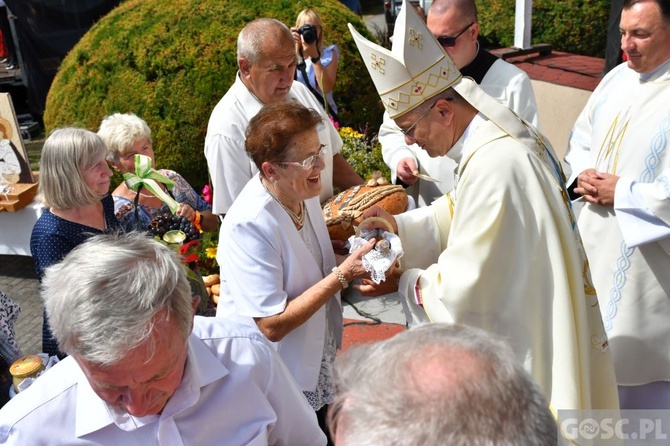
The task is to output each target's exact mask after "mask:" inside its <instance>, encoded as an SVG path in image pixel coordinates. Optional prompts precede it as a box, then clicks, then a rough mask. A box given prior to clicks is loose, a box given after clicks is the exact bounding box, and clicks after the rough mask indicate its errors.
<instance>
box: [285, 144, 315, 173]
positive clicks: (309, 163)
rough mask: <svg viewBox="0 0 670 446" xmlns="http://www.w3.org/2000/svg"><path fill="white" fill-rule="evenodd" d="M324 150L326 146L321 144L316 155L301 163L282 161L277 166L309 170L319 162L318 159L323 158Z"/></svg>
mask: <svg viewBox="0 0 670 446" xmlns="http://www.w3.org/2000/svg"><path fill="white" fill-rule="evenodd" d="M326 148H327V146H326V145H325V144H321V146H320V147H319V152H318V153H317V154H316V155H312V156H310V157H308V158H305V159H304V160H302V161H283V162H281V163H279V164H280V165H285V166H299V167H302V168H303V169H305V170H310V169H311V168H313V167H314V166H316V163H318V162H319V159H323V157H324V156H325V155H326Z"/></svg>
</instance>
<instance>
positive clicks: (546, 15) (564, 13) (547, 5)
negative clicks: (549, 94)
mask: <svg viewBox="0 0 670 446" xmlns="http://www.w3.org/2000/svg"><path fill="white" fill-rule="evenodd" d="M515 3H516V2H515V0H477V10H478V13H479V24H480V27H481V31H480V36H481V37H482V42H483V43H484V44H485V46H486V47H487V48H501V47H508V46H512V45H513V44H514V8H515ZM609 10H610V0H533V19H532V28H531V42H532V43H533V44H537V43H549V44H551V46H552V48H553V49H554V50H558V51H566V52H569V53H575V54H582V55H585V56H593V57H605V44H606V41H607V21H608V18H609Z"/></svg>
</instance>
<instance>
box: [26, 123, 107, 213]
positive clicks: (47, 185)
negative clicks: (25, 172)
mask: <svg viewBox="0 0 670 446" xmlns="http://www.w3.org/2000/svg"><path fill="white" fill-rule="evenodd" d="M106 155H107V148H106V147H105V144H104V143H103V142H102V140H101V139H100V137H99V136H98V135H96V134H95V133H93V132H91V131H90V130H86V129H80V128H74V127H65V128H62V129H58V130H54V131H53V132H52V133H51V135H49V137H48V138H47V140H46V141H45V142H44V146H43V147H42V155H41V157H40V180H39V186H38V192H39V197H40V200H41V202H42V203H43V204H44V205H46V206H49V207H53V208H56V209H73V208H77V207H81V206H88V205H90V204H94V203H96V202H98V201H100V198H101V197H100V196H98V195H96V194H95V193H93V192H92V191H91V190H90V189H89V187H88V186H87V185H86V182H85V181H84V177H83V175H82V172H83V171H84V170H86V169H89V168H91V167H93V166H95V165H96V164H98V163H99V162H101V161H102V162H105V157H106Z"/></svg>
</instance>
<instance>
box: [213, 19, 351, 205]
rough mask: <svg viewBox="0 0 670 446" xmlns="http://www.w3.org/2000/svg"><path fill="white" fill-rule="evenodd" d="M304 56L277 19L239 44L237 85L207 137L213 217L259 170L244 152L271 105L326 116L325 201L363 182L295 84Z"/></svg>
mask: <svg viewBox="0 0 670 446" xmlns="http://www.w3.org/2000/svg"><path fill="white" fill-rule="evenodd" d="M297 63H298V56H297V54H296V51H295V40H294V39H293V34H291V31H290V30H289V29H288V28H287V27H286V26H285V25H284V24H283V23H281V22H279V21H278V20H275V19H269V18H263V19H257V20H254V21H253V22H251V23H249V24H248V25H246V26H245V27H244V28H243V29H242V31H241V32H240V34H239V37H238V39H237V64H238V66H239V71H238V72H237V75H236V78H235V83H234V84H233V85H232V86H231V87H230V89H229V90H228V92H227V93H226V94H225V95H224V96H223V98H221V100H220V101H219V103H218V104H217V105H216V107H215V108H214V110H213V111H212V115H211V116H210V118H209V125H208V126H207V136H206V137H205V157H206V158H207V166H208V168H209V173H210V175H211V178H212V185H213V188H214V197H213V203H212V212H213V213H214V214H219V215H223V214H225V213H226V212H228V209H229V208H230V206H231V205H232V204H233V201H234V200H235V198H237V196H238V195H239V193H240V192H241V191H242V189H243V188H244V186H245V185H246V184H247V182H248V181H249V180H250V179H251V177H253V176H254V175H255V174H256V172H258V169H257V168H256V166H255V165H254V163H253V161H251V158H249V157H248V156H247V153H246V151H245V149H244V141H245V140H246V136H245V132H246V130H247V127H248V125H249V120H250V119H251V118H253V117H254V116H256V114H257V113H258V112H259V111H260V109H261V108H262V107H263V105H265V104H272V103H275V102H279V101H294V102H299V103H301V104H302V105H304V106H305V107H308V108H312V109H314V110H317V111H318V112H319V113H321V115H322V116H323V125H322V126H320V127H319V129H318V132H319V140H320V141H321V144H325V145H326V147H327V153H326V155H325V156H324V161H325V163H326V168H325V169H324V170H323V171H322V172H321V183H322V184H323V188H322V190H321V201H322V202H323V201H325V200H326V199H328V198H330V197H332V196H333V186H337V187H339V188H340V189H347V188H349V187H351V186H355V185H357V184H362V183H363V179H362V178H361V177H360V176H359V175H358V174H357V173H356V172H355V171H354V170H353V168H352V167H351V165H350V164H349V163H348V162H347V160H345V159H344V157H343V156H342V155H341V154H340V149H341V148H342V139H341V138H340V135H339V134H338V133H337V130H336V129H335V127H334V126H333V124H332V123H331V122H330V118H329V117H328V115H326V113H325V111H324V110H323V107H322V106H321V105H320V104H319V103H318V102H317V101H316V99H315V98H314V95H312V93H311V92H310V91H309V90H308V89H307V87H305V86H304V85H302V84H301V83H300V82H294V81H293V79H294V77H295V69H296V66H297Z"/></svg>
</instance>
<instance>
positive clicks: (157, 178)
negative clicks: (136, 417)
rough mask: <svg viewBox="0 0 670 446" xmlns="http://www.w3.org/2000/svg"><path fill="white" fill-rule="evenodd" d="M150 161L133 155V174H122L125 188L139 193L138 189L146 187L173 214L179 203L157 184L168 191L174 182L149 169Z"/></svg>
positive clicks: (144, 156) (146, 157) (142, 156)
mask: <svg viewBox="0 0 670 446" xmlns="http://www.w3.org/2000/svg"><path fill="white" fill-rule="evenodd" d="M151 163H152V159H151V158H149V157H148V156H146V155H140V154H135V174H132V173H130V172H126V173H124V174H123V179H124V180H125V181H126V186H128V188H129V189H130V190H134V191H135V192H138V193H139V190H140V187H142V186H144V187H146V188H147V189H148V190H149V192H151V193H152V194H154V195H155V196H156V197H157V198H158V199H160V200H161V201H162V202H163V203H165V204H166V205H167V206H168V207H169V208H170V211H171V212H172V213H173V214H174V213H175V212H177V209H179V203H177V202H176V201H175V199H174V198H172V197H171V196H170V195H169V194H168V193H166V192H165V191H163V189H161V187H160V186H159V185H158V183H159V182H160V183H163V184H165V186H166V187H167V188H168V190H169V189H172V188H173V187H174V182H173V181H172V180H171V179H169V178H168V177H166V176H165V175H163V174H162V173H159V172H158V171H157V170H156V169H154V168H152V167H151Z"/></svg>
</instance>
